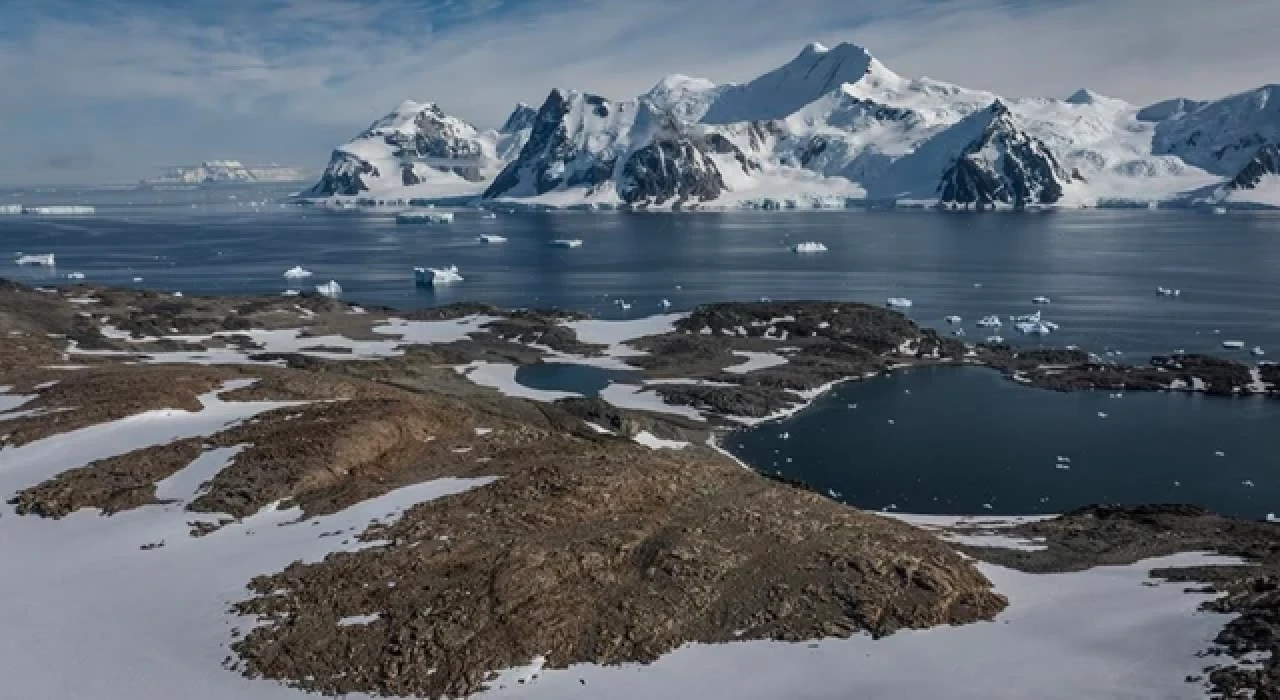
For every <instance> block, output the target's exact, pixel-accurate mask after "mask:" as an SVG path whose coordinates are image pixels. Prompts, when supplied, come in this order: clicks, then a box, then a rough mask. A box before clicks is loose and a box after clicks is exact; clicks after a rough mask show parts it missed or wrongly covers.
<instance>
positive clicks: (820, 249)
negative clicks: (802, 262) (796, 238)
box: [791, 241, 827, 253]
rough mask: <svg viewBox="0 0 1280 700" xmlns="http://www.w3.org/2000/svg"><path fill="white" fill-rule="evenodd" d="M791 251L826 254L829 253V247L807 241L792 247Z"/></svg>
mask: <svg viewBox="0 0 1280 700" xmlns="http://www.w3.org/2000/svg"><path fill="white" fill-rule="evenodd" d="M791 251H792V252H793V253H825V252H827V246H825V245H823V244H822V243H818V242H817V241H806V242H804V243H797V244H796V245H793V246H791Z"/></svg>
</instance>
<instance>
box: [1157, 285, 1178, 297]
mask: <svg viewBox="0 0 1280 700" xmlns="http://www.w3.org/2000/svg"><path fill="white" fill-rule="evenodd" d="M1156 294H1159V295H1160V296H1162V297H1180V296H1182V290H1181V289H1169V288H1167V287H1156Z"/></svg>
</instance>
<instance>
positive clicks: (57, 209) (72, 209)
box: [22, 204, 96, 216]
mask: <svg viewBox="0 0 1280 700" xmlns="http://www.w3.org/2000/svg"><path fill="white" fill-rule="evenodd" d="M94 211H96V210H95V209H94V208H93V207H86V206H81V205H77V204H62V205H56V206H51V207H23V209H22V213H23V214H39V215H47V216H60V215H65V214H92V213H94Z"/></svg>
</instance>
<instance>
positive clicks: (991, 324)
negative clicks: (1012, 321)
mask: <svg viewBox="0 0 1280 700" xmlns="http://www.w3.org/2000/svg"><path fill="white" fill-rule="evenodd" d="M1002 325H1004V324H1002V323H1001V322H1000V317H999V316H994V315H992V316H983V317H982V319H981V320H979V321H978V327H980V328H999V327H1000V326H1002Z"/></svg>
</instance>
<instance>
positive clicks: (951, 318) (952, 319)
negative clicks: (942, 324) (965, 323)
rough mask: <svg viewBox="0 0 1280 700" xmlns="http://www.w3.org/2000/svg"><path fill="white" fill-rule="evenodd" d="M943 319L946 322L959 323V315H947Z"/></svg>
mask: <svg viewBox="0 0 1280 700" xmlns="http://www.w3.org/2000/svg"><path fill="white" fill-rule="evenodd" d="M943 320H944V321H946V322H947V323H952V324H955V323H960V321H961V319H960V317H959V316H948V317H946V318H945V319H943Z"/></svg>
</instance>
